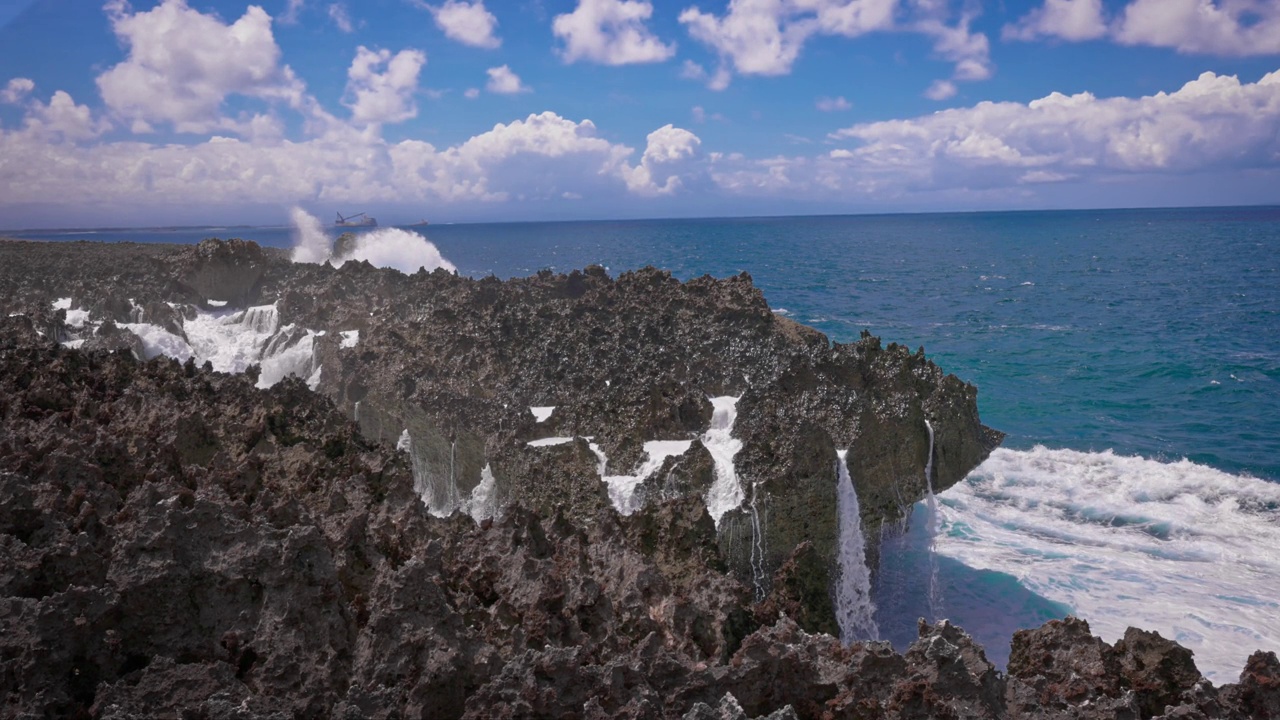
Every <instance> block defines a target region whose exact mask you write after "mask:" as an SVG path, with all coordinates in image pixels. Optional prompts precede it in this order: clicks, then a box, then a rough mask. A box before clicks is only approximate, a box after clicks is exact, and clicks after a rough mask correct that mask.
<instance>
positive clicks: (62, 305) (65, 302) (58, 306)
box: [53, 297, 71, 310]
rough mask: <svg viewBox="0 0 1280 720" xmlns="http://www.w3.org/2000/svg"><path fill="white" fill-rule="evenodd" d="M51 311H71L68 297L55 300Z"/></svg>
mask: <svg viewBox="0 0 1280 720" xmlns="http://www.w3.org/2000/svg"><path fill="white" fill-rule="evenodd" d="M53 309H54V310H70V309H71V298H69V297H64V298H58V299H57V300H54V301H53Z"/></svg>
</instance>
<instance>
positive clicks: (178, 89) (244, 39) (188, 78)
mask: <svg viewBox="0 0 1280 720" xmlns="http://www.w3.org/2000/svg"><path fill="white" fill-rule="evenodd" d="M106 8H107V14H108V17H109V19H110V21H111V29H112V31H113V32H114V33H115V34H116V37H117V38H119V39H120V41H121V42H122V43H124V44H125V45H126V46H127V47H128V48H129V55H128V57H127V58H126V59H125V60H124V62H122V63H120V64H118V65H116V66H114V67H112V68H110V69H109V70H107V71H106V72H104V73H103V74H101V75H99V76H98V79H97V83H98V89H99V91H100V92H101V94H102V99H103V101H104V102H105V103H106V105H107V107H108V108H109V109H110V110H111V111H112V112H113V113H114V114H115V115H117V116H119V117H121V118H123V119H125V120H128V121H133V126H134V127H136V128H138V129H139V130H140V131H147V130H149V129H150V127H151V126H152V125H153V124H154V123H171V124H172V125H173V128H174V129H175V130H177V131H178V132H184V133H202V132H208V131H213V130H231V131H241V130H243V126H242V125H241V124H240V123H238V122H236V121H235V120H233V119H230V118H225V117H222V115H221V108H222V104H223V100H224V99H225V98H226V97H227V96H228V95H231V94H233V93H235V94H240V95H246V96H250V97H256V98H262V99H265V100H278V101H284V102H286V103H288V104H290V105H291V106H293V107H301V106H302V105H303V104H304V102H305V98H304V92H305V87H304V85H303V84H302V82H301V81H299V80H298V79H297V78H296V77H295V76H294V74H293V71H292V70H291V69H290V68H289V67H288V66H286V65H281V63H280V47H279V46H278V45H276V42H275V38H274V36H273V35H272V32H271V18H270V17H269V16H268V15H267V13H266V12H265V11H263V10H262V8H260V7H257V6H256V5H251V6H249V8H248V9H247V10H246V11H245V13H244V15H243V16H241V17H240V19H239V20H237V21H236V22H234V23H232V24H230V25H228V24H226V23H224V22H222V20H220V19H219V18H217V17H215V16H213V15H205V14H203V13H200V12H198V11H196V10H193V9H192V8H190V7H188V6H187V3H186V0H164V2H162V3H161V4H160V5H158V6H156V7H155V8H153V9H151V10H149V11H147V12H138V13H134V12H131V9H130V7H129V5H128V4H127V3H125V2H123V0H113V1H112V2H109V3H108V4H107V6H106Z"/></svg>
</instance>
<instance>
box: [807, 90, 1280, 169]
mask: <svg viewBox="0 0 1280 720" xmlns="http://www.w3.org/2000/svg"><path fill="white" fill-rule="evenodd" d="M831 137H832V139H834V140H846V139H847V140H856V141H859V142H860V146H858V147H855V148H853V149H851V150H849V151H848V153H847V154H842V157H843V159H844V161H845V162H846V163H848V164H849V165H850V166H852V167H856V168H857V169H858V171H859V172H861V173H863V174H864V175H867V176H870V177H875V178H877V179H879V180H880V181H888V179H892V181H893V182H895V183H898V184H899V185H900V186H906V185H914V186H917V187H938V186H944V187H945V186H975V185H981V184H983V183H987V184H995V185H1014V184H1017V183H1037V182H1039V183H1043V182H1054V181H1061V180H1065V179H1068V178H1073V177H1094V178H1097V177H1103V176H1109V175H1117V174H1128V173H1156V174H1163V173H1193V172H1201V171H1210V170H1216V169H1222V168H1237V169H1238V168H1248V167H1271V166H1275V165H1276V164H1278V163H1280V71H1277V72H1274V73H1271V74H1269V75H1267V76H1265V77H1263V78H1262V79H1261V80H1259V81H1258V82H1257V83H1241V82H1240V81H1239V80H1238V79H1237V78H1235V77H1231V76H1218V75H1215V74H1213V73H1205V74H1203V75H1201V76H1200V77H1199V78H1198V79H1196V80H1194V81H1192V82H1189V83H1187V84H1186V85H1184V86H1183V87H1182V88H1181V89H1179V90H1177V91H1176V92H1173V93H1158V94H1156V95H1152V96H1147V97H1140V98H1125V97H1115V98H1097V97H1095V96H1093V95H1091V94H1089V93H1081V94H1079V95H1072V96H1066V95H1062V94H1059V93H1053V94H1051V95H1049V96H1048V97H1045V98H1041V99H1039V100H1034V101H1032V102H1030V103H1027V104H1021V103H1013V102H1001V103H993V102H983V103H979V104H977V105H975V106H973V107H969V108H956V109H952V110H944V111H941V112H937V113H934V114H932V115H927V116H924V117H919V118H915V119H911V120H894V121H888V122H876V123H866V124H861V125H854V126H852V127H850V128H846V129H844V130H841V131H839V132H836V133H834V134H832V136H831Z"/></svg>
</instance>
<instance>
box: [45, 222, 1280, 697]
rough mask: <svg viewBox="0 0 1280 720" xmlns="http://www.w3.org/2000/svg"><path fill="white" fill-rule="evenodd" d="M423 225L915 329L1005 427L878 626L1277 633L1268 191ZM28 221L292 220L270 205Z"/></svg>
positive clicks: (1276, 327)
mask: <svg viewBox="0 0 1280 720" xmlns="http://www.w3.org/2000/svg"><path fill="white" fill-rule="evenodd" d="M419 232H422V233H423V234H424V235H426V236H427V237H428V238H429V239H430V240H431V241H432V242H433V243H434V244H435V245H436V246H437V247H438V248H439V250H440V251H441V253H442V254H443V255H444V256H445V257H446V258H448V259H449V260H450V261H452V262H453V263H454V264H455V265H457V267H458V270H459V272H460V273H462V274H466V275H472V276H483V275H488V274H494V275H497V276H499V277H510V276H517V275H527V274H530V273H533V272H536V271H537V270H539V269H542V268H550V269H552V270H556V271H568V270H570V269H573V268H581V267H584V266H585V265H587V264H590V263H598V264H601V265H604V266H605V267H607V268H608V269H609V270H610V272H611V273H613V274H617V273H619V272H623V271H626V270H630V269H635V268H638V267H642V266H644V265H655V266H657V267H660V268H665V269H668V270H670V271H671V272H672V273H673V274H674V275H675V276H677V277H679V278H683V279H687V278H691V277H695V276H698V275H703V274H711V275H715V276H725V275H729V274H736V273H739V272H742V271H746V272H749V273H750V274H751V275H752V277H753V278H754V280H755V283H756V284H757V285H758V286H759V287H760V288H761V289H762V290H763V291H764V293H765V296H766V298H767V299H768V300H769V302H770V304H771V305H772V306H773V307H774V308H775V310H776V311H778V312H785V313H786V314H787V315H788V316H790V317H792V318H794V319H796V320H799V321H801V322H804V323H806V324H809V325H812V326H814V327H817V328H819V329H821V330H822V331H824V332H826V333H827V334H828V335H829V336H830V337H831V338H832V339H833V340H835V341H841V342H844V341H851V340H853V339H855V338H856V337H857V336H858V333H859V332H860V331H861V330H862V329H864V328H865V329H869V330H870V331H871V332H872V333H874V334H876V335H879V336H881V337H882V338H883V339H884V340H885V341H886V342H888V341H894V342H899V343H903V344H907V345H909V346H911V347H913V348H914V347H916V346H921V345H923V346H924V348H925V350H926V352H927V353H928V354H929V355H930V357H931V358H932V359H934V360H935V361H936V362H938V363H939V364H940V365H942V366H943V367H944V368H945V369H946V370H948V371H949V372H953V373H955V374H957V375H959V376H960V377H961V378H963V379H965V380H967V381H969V382H972V383H974V384H975V385H977V386H978V388H979V403H980V408H981V413H982V417H983V420H984V422H986V423H987V424H988V425H991V426H993V427H996V428H999V429H1001V430H1004V431H1005V432H1007V433H1008V434H1009V437H1008V439H1007V440H1006V443H1005V448H1006V449H1005V450H1001V451H998V452H997V454H996V455H995V456H993V458H992V460H991V461H989V462H988V463H987V464H985V465H984V466H983V467H982V468H980V469H979V470H978V471H976V472H975V473H974V475H973V476H971V478H970V480H969V481H967V482H966V483H965V484H964V485H962V486H958V487H957V488H953V489H952V490H950V491H948V492H946V493H944V494H943V495H941V496H940V497H939V500H940V503H941V505H940V508H939V511H938V512H939V515H940V517H939V525H940V530H939V533H938V535H937V537H930V536H929V535H928V533H927V532H925V529H926V528H927V527H928V525H929V523H927V522H925V521H924V520H925V518H924V517H923V514H924V513H925V512H926V510H925V509H924V508H923V506H921V507H919V508H917V518H916V520H915V521H914V522H913V523H912V524H911V527H910V528H909V529H908V530H906V531H905V534H904V535H903V536H902V537H899V538H896V539H891V541H890V542H889V543H888V545H887V552H886V556H885V563H886V565H885V567H884V568H882V570H883V572H882V573H881V574H880V584H879V586H878V587H877V589H876V593H877V594H876V599H877V602H878V604H879V609H878V613H877V618H878V619H879V620H880V626H881V634H882V635H883V636H885V637H887V638H890V639H893V640H894V641H895V643H896V644H899V645H901V644H903V643H905V642H907V641H908V640H909V639H910V637H911V636H912V635H913V634H914V619H915V617H916V616H917V615H921V616H931V615H933V614H937V615H938V616H946V617H951V618H952V619H953V620H955V621H956V622H958V623H960V624H961V625H963V626H965V627H966V629H969V630H970V631H972V632H974V633H975V634H976V635H977V636H978V637H979V638H980V639H982V640H984V642H986V643H987V645H988V647H989V649H991V646H992V645H993V643H994V644H995V645H996V646H999V645H1000V644H1002V643H1007V638H1008V635H1009V633H1010V632H1011V631H1012V630H1013V629H1015V628H1016V627H1030V626H1034V625H1038V624H1039V623H1040V622H1042V621H1043V620H1044V619H1048V618H1049V617H1054V616H1060V615H1061V614H1062V613H1064V612H1067V611H1070V612H1075V613H1077V614H1080V615H1082V616H1083V617H1085V618H1086V619H1088V620H1090V622H1091V623H1092V624H1093V626H1094V630H1095V632H1098V633H1100V634H1102V635H1103V637H1104V638H1106V639H1108V640H1114V639H1116V637H1118V636H1119V635H1120V634H1121V633H1122V632H1123V629H1124V627H1125V626H1126V625H1128V624H1135V625H1141V626H1143V627H1147V628H1150V629H1156V630H1158V631H1160V632H1161V633H1162V634H1164V635H1165V636H1166V637H1174V638H1177V639H1178V640H1179V641H1180V642H1183V643H1184V644H1186V645H1187V646H1188V647H1191V648H1192V649H1193V650H1194V651H1195V652H1196V657H1197V661H1198V662H1199V664H1200V667H1201V669H1202V670H1207V671H1208V673H1209V674H1210V675H1211V676H1212V677H1213V679H1215V680H1216V681H1219V682H1221V681H1228V680H1234V679H1235V676H1236V674H1238V672H1239V668H1240V667H1241V665H1242V663H1243V660H1244V658H1245V657H1246V656H1247V655H1248V653H1249V652H1250V651H1252V650H1254V649H1256V648H1258V647H1266V648H1269V649H1277V650H1280V605H1277V603H1276V600H1277V599H1278V598H1280V484H1278V483H1280V412H1278V411H1277V409H1278V408H1280V208H1274V207H1271V208H1215V209H1179V210H1105V211H1070V212H1016V213H972V214H935V215H885V216H853V217H805V218H752V219H706V220H643V221H618V222H572V223H528V224H522V223H504V224H492V225H441V226H430V227H428V228H424V229H420V230H419ZM26 235H27V236H34V237H46V238H51V239H76V238H85V239H99V240H117V239H131V240H138V241H161V242H186V241H194V240H198V239H200V238H202V237H206V236H211V235H212V236H219V237H230V236H239V237H244V238H247V239H256V240H259V241H260V242H262V243H264V244H267V245H274V246H288V245H290V244H291V243H292V240H291V237H290V230H289V229H287V228H274V229H250V228H237V229H234V230H218V229H197V230H170V231H101V232H98V233H95V234H91V235H83V234H76V233H68V234H59V235H51V234H47V233H44V234H42V233H30V234H26ZM854 460H855V459H853V458H851V461H854ZM931 578H932V580H931ZM929 582H933V583H934V586H935V587H934V589H935V591H936V592H935V594H936V595H939V596H940V597H941V603H940V605H941V606H940V607H933V608H931V607H929V605H928V603H927V601H926V600H925V599H926V598H927V596H928V594H929V593H928V587H927V585H928V583H929ZM921 583H925V585H924V586H922V585H921ZM1006 652H1007V651H1006ZM991 654H992V655H993V656H994V657H996V659H1003V655H1004V653H1002V652H1001V651H1000V650H999V649H998V647H997V649H996V650H994V651H993V652H991Z"/></svg>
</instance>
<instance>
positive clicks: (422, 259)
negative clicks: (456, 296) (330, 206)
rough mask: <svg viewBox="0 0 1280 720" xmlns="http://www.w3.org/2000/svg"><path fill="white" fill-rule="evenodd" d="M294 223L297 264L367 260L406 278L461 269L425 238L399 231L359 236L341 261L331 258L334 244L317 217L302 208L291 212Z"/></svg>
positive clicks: (292, 255)
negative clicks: (421, 272) (417, 273)
mask: <svg viewBox="0 0 1280 720" xmlns="http://www.w3.org/2000/svg"><path fill="white" fill-rule="evenodd" d="M290 216H291V218H292V220H293V228H294V235H293V252H292V254H291V257H292V259H293V261H294V262H302V263H323V262H326V261H328V262H329V263H330V264H332V265H333V266H334V267H342V264H343V263H345V262H346V261H348V260H365V261H367V262H369V264H371V265H374V266H376V267H382V268H394V269H396V270H399V271H400V272H402V273H405V274H406V275H408V274H412V273H415V272H417V271H418V270H419V269H425V270H427V271H428V272H430V271H432V270H435V269H436V268H443V269H445V270H448V271H449V272H457V271H458V268H457V267H456V266H455V265H454V264H453V263H451V262H449V261H448V260H446V259H445V258H444V256H443V255H441V254H440V250H439V249H437V248H436V246H435V245H433V244H432V243H431V241H429V240H427V239H426V238H425V237H423V236H422V235H419V234H418V233H416V232H411V231H408V230H401V229H399V228H381V229H378V230H372V231H369V232H363V233H360V234H358V235H357V236H356V240H355V243H354V245H353V246H352V247H351V249H350V251H349V252H347V253H345V254H344V255H343V256H342V257H334V256H333V254H332V245H333V242H332V240H330V239H329V235H328V234H327V233H326V232H325V231H324V225H323V224H322V223H321V222H320V220H319V219H317V218H316V217H315V216H314V215H311V214H310V213H308V212H307V211H305V210H303V209H302V208H297V207H295V208H293V210H292V211H290Z"/></svg>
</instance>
